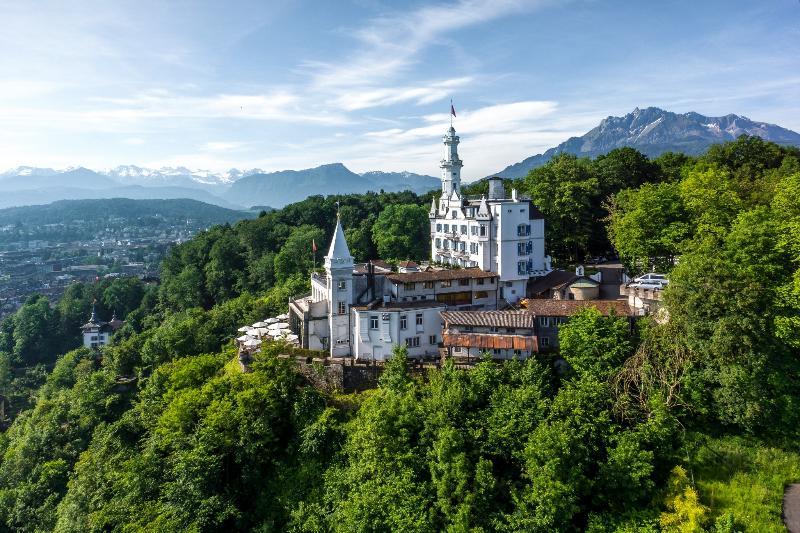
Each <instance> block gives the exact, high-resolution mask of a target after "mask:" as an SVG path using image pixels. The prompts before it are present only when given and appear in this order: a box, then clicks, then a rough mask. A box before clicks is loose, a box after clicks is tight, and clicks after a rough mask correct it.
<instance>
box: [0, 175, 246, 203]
mask: <svg viewBox="0 0 800 533" xmlns="http://www.w3.org/2000/svg"><path fill="white" fill-rule="evenodd" d="M64 181H66V180H64ZM36 185H39V187H38V188H34V187H29V186H27V184H22V185H20V187H24V188H22V189H13V188H11V187H9V188H5V189H4V188H3V186H0V209H2V208H5V207H14V206H27V205H43V204H49V203H51V202H56V201H59V200H83V199H98V198H130V199H133V200H156V199H181V198H185V199H190V200H196V201H199V202H204V203H207V204H213V205H217V206H220V207H225V208H228V209H241V208H242V206H240V205H236V204H233V203H231V202H228V201H226V200H223V199H222V198H220V197H218V196H216V195H214V194H212V193H210V192H207V191H205V190H203V189H194V188H190V187H142V186H139V185H128V186H124V185H120V184H116V183H113V182H112V184H111V185H110V186H109V187H104V188H95V187H92V188H84V187H76V186H69V184H68V183H64V184H61V185H59V184H57V183H56V184H53V185H50V186H46V185H41V184H40V183H36Z"/></svg>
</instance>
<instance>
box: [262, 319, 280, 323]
mask: <svg viewBox="0 0 800 533" xmlns="http://www.w3.org/2000/svg"><path fill="white" fill-rule="evenodd" d="M264 322H266V323H267V324H274V323H275V322H280V320H278V319H277V318H268V319H266V320H265V321H264Z"/></svg>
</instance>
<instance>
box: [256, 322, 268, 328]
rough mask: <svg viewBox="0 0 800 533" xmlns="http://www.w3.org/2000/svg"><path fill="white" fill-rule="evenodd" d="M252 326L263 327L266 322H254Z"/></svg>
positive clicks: (265, 325)
mask: <svg viewBox="0 0 800 533" xmlns="http://www.w3.org/2000/svg"><path fill="white" fill-rule="evenodd" d="M253 327H254V328H265V327H267V323H266V322H256V323H255V324H253Z"/></svg>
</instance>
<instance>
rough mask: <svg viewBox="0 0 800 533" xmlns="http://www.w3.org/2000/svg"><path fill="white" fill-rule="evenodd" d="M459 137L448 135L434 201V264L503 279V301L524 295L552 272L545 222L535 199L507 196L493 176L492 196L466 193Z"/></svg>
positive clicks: (510, 300)
mask: <svg viewBox="0 0 800 533" xmlns="http://www.w3.org/2000/svg"><path fill="white" fill-rule="evenodd" d="M458 141H459V138H458V136H457V135H455V130H454V129H453V127H452V126H451V127H450V129H449V130H448V133H447V134H446V135H445V136H444V147H445V156H446V157H445V159H444V160H442V195H441V197H440V198H439V202H438V205H437V203H436V201H435V200H434V201H433V202H432V203H431V209H430V213H429V216H430V221H431V260H432V261H435V262H438V263H442V264H445V265H456V266H460V267H475V266H476V267H479V268H481V269H482V270H485V271H487V272H495V273H497V274H499V276H500V282H501V285H502V291H501V292H502V294H500V297H501V298H504V299H505V300H506V301H508V302H512V303H513V302H516V301H517V300H519V299H520V298H523V297H524V296H525V289H526V285H527V282H528V279H529V278H531V277H539V276H543V275H545V274H547V273H548V272H549V271H550V270H551V267H550V258H549V257H548V256H546V255H545V249H544V219H543V218H542V216H541V214H540V213H539V212H538V210H536V208H535V207H534V206H533V204H532V203H531V201H530V200H529V199H527V198H522V197H519V196H518V195H517V193H516V191H511V197H510V198H506V194H505V190H504V189H503V186H502V181H501V180H500V178H491V179H490V180H489V181H490V194H489V198H486V197H483V198H466V197H463V196H462V195H461V188H460V183H461V172H460V169H461V167H462V166H463V163H462V161H461V160H460V159H459V157H458V152H457V146H458Z"/></svg>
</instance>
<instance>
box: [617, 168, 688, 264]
mask: <svg viewBox="0 0 800 533" xmlns="http://www.w3.org/2000/svg"><path fill="white" fill-rule="evenodd" d="M608 235H609V239H610V240H611V243H612V244H613V245H614V248H616V250H617V251H618V252H619V255H620V257H621V258H622V259H623V260H624V261H625V263H626V266H627V267H628V269H629V271H630V272H632V273H635V274H640V273H643V272H646V271H649V270H650V269H651V268H653V269H654V270H656V271H659V272H663V271H665V270H669V269H670V268H671V267H672V264H673V262H674V258H675V257H676V256H677V255H678V253H679V251H680V249H681V245H682V244H683V241H684V240H686V239H687V238H689V237H690V236H691V225H690V224H689V221H688V216H687V214H686V210H685V208H684V206H683V199H682V197H681V194H680V190H679V188H678V185H677V184H675V183H659V184H652V183H647V184H644V185H642V186H641V187H640V188H638V189H623V190H622V191H620V192H619V193H618V194H616V195H615V196H614V199H613V202H612V207H611V218H610V223H609V227H608Z"/></svg>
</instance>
